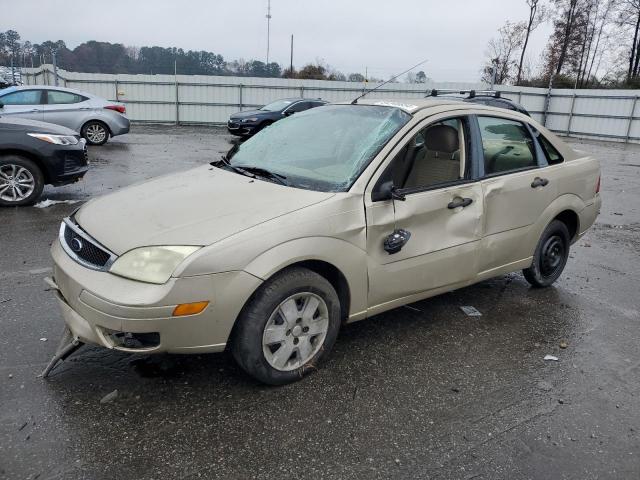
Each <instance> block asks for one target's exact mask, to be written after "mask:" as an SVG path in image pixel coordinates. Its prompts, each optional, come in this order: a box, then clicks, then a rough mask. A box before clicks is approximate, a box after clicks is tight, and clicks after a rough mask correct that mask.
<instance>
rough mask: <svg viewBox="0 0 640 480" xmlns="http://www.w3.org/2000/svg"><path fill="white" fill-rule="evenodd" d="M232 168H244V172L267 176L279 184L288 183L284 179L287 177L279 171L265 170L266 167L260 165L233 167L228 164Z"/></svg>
mask: <svg viewBox="0 0 640 480" xmlns="http://www.w3.org/2000/svg"><path fill="white" fill-rule="evenodd" d="M230 166H231V167H232V168H239V169H241V170H244V171H246V172H249V173H254V174H256V175H258V176H259V177H264V178H268V179H271V180H275V181H276V182H278V183H279V184H281V185H288V183H287V182H286V181H285V180H286V179H287V177H286V176H284V175H282V174H280V173H276V172H272V171H271V170H267V169H266V168H262V167H257V166H252V165H238V166H237V167H233V166H232V165H230Z"/></svg>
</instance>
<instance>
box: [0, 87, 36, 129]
mask: <svg viewBox="0 0 640 480" xmlns="http://www.w3.org/2000/svg"><path fill="white" fill-rule="evenodd" d="M41 100H42V90H36V89H28V90H16V91H13V92H9V93H7V94H6V95H3V96H2V97H0V103H2V104H3V107H1V108H0V115H3V116H4V115H6V116H10V117H18V118H26V119H28V120H38V121H39V122H42V121H43V116H42V101H41Z"/></svg>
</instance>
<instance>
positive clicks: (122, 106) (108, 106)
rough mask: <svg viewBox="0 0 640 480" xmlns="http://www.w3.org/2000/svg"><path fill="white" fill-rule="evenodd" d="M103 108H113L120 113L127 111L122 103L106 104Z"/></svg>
mask: <svg viewBox="0 0 640 480" xmlns="http://www.w3.org/2000/svg"><path fill="white" fill-rule="evenodd" d="M104 108H106V109H107V110H115V111H116V112H118V113H122V114H125V113H127V107H125V106H124V105H107V106H106V107H104Z"/></svg>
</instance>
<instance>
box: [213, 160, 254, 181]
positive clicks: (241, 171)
mask: <svg viewBox="0 0 640 480" xmlns="http://www.w3.org/2000/svg"><path fill="white" fill-rule="evenodd" d="M220 164H222V165H224V166H225V167H227V168H230V169H231V170H233V171H234V172H236V173H239V174H240V175H244V176H245V177H250V178H257V177H256V176H255V175H252V174H251V173H249V172H247V171H246V170H245V169H244V168H239V167H236V166H234V165H231V162H230V161H229V159H228V158H227V156H226V155H220V160H217V161H215V162H211V164H210V165H213V166H214V167H216V166H218V165H220Z"/></svg>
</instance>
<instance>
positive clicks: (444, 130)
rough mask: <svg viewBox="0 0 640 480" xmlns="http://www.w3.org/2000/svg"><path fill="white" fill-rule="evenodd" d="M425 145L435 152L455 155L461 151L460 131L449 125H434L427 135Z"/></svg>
mask: <svg viewBox="0 0 640 480" xmlns="http://www.w3.org/2000/svg"><path fill="white" fill-rule="evenodd" d="M424 140H425V145H426V146H427V148H428V149H429V150H432V151H435V152H444V153H453V152H457V151H458V150H460V145H459V142H458V130H456V129H455V128H453V127H451V126H449V125H434V126H433V127H431V128H429V129H428V130H427V133H426V134H425V139H424Z"/></svg>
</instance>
